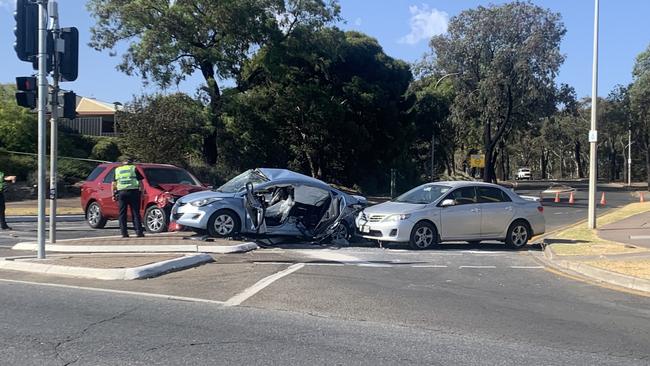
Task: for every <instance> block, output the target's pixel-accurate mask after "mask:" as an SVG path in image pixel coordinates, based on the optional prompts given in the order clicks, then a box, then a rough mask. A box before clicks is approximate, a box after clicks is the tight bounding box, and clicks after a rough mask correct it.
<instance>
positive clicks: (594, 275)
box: [536, 247, 650, 295]
mask: <svg viewBox="0 0 650 366" xmlns="http://www.w3.org/2000/svg"><path fill="white" fill-rule="evenodd" d="M536 257H537V258H538V259H539V260H540V261H541V262H542V263H543V264H544V265H545V266H547V267H550V268H553V269H555V270H557V271H560V272H564V273H567V274H570V275H578V276H580V277H583V278H585V279H587V280H590V281H593V282H598V283H604V284H608V285H613V286H617V287H621V288H625V289H629V290H634V291H639V292H643V293H645V294H647V295H650V280H646V279H643V278H637V277H633V276H628V275H624V274H621V273H616V272H612V271H608V270H605V269H601V268H596V267H594V266H590V265H588V264H586V263H582V262H578V261H570V260H565V259H556V258H557V257H556V256H555V254H554V253H553V251H552V249H551V248H550V247H546V248H545V249H544V255H543V256H536Z"/></svg>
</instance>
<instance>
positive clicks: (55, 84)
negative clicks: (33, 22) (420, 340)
mask: <svg viewBox="0 0 650 366" xmlns="http://www.w3.org/2000/svg"><path fill="white" fill-rule="evenodd" d="M48 13H49V16H50V18H52V29H51V31H52V34H53V35H54V52H53V56H52V57H53V60H52V61H53V62H54V67H53V69H52V71H53V74H52V98H51V103H52V107H51V112H50V117H51V118H50V195H49V198H50V244H54V243H56V206H57V205H56V200H57V195H58V192H57V181H58V176H57V173H58V172H57V169H58V167H57V159H58V154H59V152H58V143H59V142H58V137H59V131H58V127H59V126H58V122H59V118H58V117H59V43H60V40H59V34H60V30H59V9H58V4H57V2H56V1H50V2H49V4H48Z"/></svg>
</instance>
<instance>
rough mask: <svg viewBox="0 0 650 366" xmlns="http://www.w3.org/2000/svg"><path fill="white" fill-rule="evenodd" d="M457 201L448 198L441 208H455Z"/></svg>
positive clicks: (441, 204) (443, 201)
mask: <svg viewBox="0 0 650 366" xmlns="http://www.w3.org/2000/svg"><path fill="white" fill-rule="evenodd" d="M455 205H456V201H454V200H452V199H450V198H447V199H446V200H442V203H440V207H448V206H455Z"/></svg>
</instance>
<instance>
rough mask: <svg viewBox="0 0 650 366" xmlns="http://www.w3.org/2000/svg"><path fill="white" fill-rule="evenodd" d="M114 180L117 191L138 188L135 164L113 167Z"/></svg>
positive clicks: (138, 182)
mask: <svg viewBox="0 0 650 366" xmlns="http://www.w3.org/2000/svg"><path fill="white" fill-rule="evenodd" d="M115 182H116V183H117V184H116V187H115V188H116V189H117V190H118V191H123V190H128V189H139V188H140V181H138V176H137V175H136V173H135V165H122V166H118V167H117V168H115Z"/></svg>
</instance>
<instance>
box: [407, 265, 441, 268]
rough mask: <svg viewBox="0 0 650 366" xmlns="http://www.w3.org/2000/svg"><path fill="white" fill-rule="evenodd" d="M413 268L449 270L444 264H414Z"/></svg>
mask: <svg viewBox="0 0 650 366" xmlns="http://www.w3.org/2000/svg"><path fill="white" fill-rule="evenodd" d="M411 267H413V268H447V266H445V265H444V264H414V265H412V266H411Z"/></svg>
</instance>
